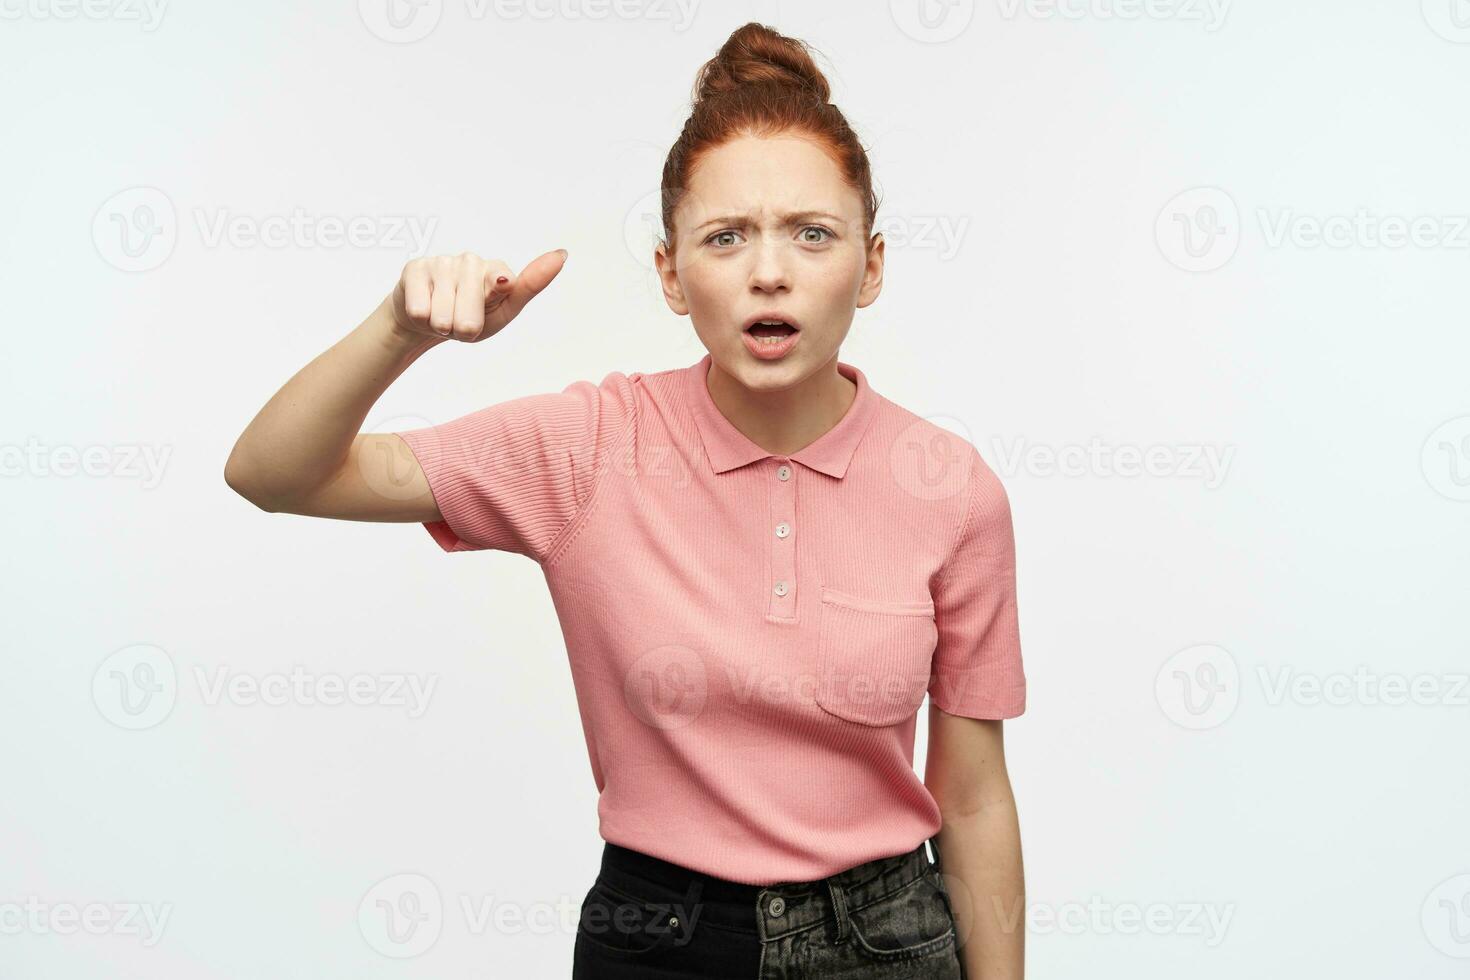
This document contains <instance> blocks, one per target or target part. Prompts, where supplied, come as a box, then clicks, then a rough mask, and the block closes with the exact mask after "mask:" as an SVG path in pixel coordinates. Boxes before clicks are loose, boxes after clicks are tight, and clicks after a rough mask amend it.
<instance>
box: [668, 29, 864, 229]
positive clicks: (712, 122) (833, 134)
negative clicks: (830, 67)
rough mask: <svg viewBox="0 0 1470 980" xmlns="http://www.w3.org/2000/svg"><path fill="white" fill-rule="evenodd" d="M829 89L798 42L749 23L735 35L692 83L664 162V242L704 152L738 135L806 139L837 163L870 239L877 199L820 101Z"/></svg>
mask: <svg viewBox="0 0 1470 980" xmlns="http://www.w3.org/2000/svg"><path fill="white" fill-rule="evenodd" d="M831 95H832V90H831V88H830V86H828V84H827V78H826V76H825V75H823V74H822V72H821V70H820V69H819V68H817V65H816V62H815V61H813V60H812V56H811V49H810V48H809V47H808V45H807V44H806V43H805V42H804V41H800V40H798V39H796V38H791V37H786V36H785V35H783V34H780V33H778V32H777V31H775V30H773V29H772V28H770V27H767V26H766V25H764V24H758V23H755V22H754V21H752V22H751V23H748V24H745V25H744V26H742V27H739V28H736V30H735V32H734V33H733V34H731V35H730V37H729V38H728V39H727V40H726V41H725V43H724V44H723V45H722V46H721V47H720V50H719V51H718V52H717V53H716V54H715V56H714V57H713V58H711V59H710V60H709V61H707V62H705V63H704V65H703V66H702V67H701V68H700V69H699V74H697V75H696V76H695V78H694V101H693V108H692V109H691V111H690V114H689V119H688V120H687V121H686V122H685V123H684V130H683V132H681V133H680V134H679V138H678V139H677V140H676V141H675V142H674V145H673V147H672V148H671V149H670V150H669V155H668V158H667V159H666V160H665V161H664V173H663V184H662V218H663V225H664V241H665V242H666V243H667V246H668V249H669V251H670V253H671V254H672V252H673V248H674V209H675V208H677V207H678V205H679V201H680V200H681V199H682V197H683V195H684V193H685V191H686V190H687V188H688V187H689V178H690V176H691V174H692V173H693V171H694V169H695V167H696V166H698V164H699V161H700V159H701V158H702V157H703V156H704V154H706V153H708V152H709V151H710V150H712V149H714V148H716V147H718V146H721V145H722V144H724V143H727V142H729V141H730V140H732V139H735V138H737V137H740V136H744V135H752V136H761V137H767V136H775V135H778V134H781V133H787V132H793V133H800V134H803V135H806V136H809V137H810V138H812V139H813V140H815V141H816V142H817V143H818V145H820V146H821V147H822V149H823V150H824V151H826V153H827V155H828V156H829V157H831V158H832V162H833V163H835V164H836V165H837V169H838V170H839V171H840V172H841V174H842V179H843V180H844V181H845V182H846V183H847V184H848V186H850V187H851V188H852V189H853V190H855V191H857V193H858V197H859V198H861V200H862V206H863V237H864V238H871V237H872V232H873V221H874V218H875V217H876V215H877V212H878V199H877V197H876V196H875V195H874V194H873V172H872V167H871V166H870V165H869V163H868V153H867V150H866V149H864V147H863V145H862V143H861V142H860V141H859V140H858V138H857V134H855V133H854V132H853V131H852V128H851V127H850V126H849V125H848V124H847V119H846V118H845V117H844V116H843V115H842V112H841V111H840V110H839V109H838V108H837V107H836V106H835V105H833V104H832V103H831V102H829V101H827V100H828V99H829V98H830V97H831Z"/></svg>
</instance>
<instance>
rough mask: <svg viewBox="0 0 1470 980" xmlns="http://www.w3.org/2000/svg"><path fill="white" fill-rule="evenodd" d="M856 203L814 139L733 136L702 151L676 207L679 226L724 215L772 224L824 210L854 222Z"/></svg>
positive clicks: (790, 136)
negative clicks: (801, 213)
mask: <svg viewBox="0 0 1470 980" xmlns="http://www.w3.org/2000/svg"><path fill="white" fill-rule="evenodd" d="M860 208H861V202H860V201H859V199H858V195H857V192H856V191H854V190H853V189H852V188H851V187H849V186H848V185H847V183H846V181H844V180H843V179H842V173H841V171H840V170H838V168H837V164H836V162H834V161H833V159H832V158H831V157H830V156H828V155H827V152H826V151H825V150H823V149H822V147H821V145H820V144H818V143H817V142H816V141H815V140H813V139H810V138H806V137H801V136H792V135H790V134H785V135H781V136H769V137H761V136H739V137H736V138H735V139H733V140H731V141H730V142H728V143H724V144H721V145H720V146H717V147H715V148H713V149H711V150H709V151H707V152H706V153H705V154H704V155H703V156H702V157H701V158H700V160H699V163H698V165H697V166H696V167H695V168H694V172H693V174H692V175H691V177H690V179H689V189H688V193H687V194H686V195H685V196H684V198H683V200H682V201H681V202H680V205H679V221H680V223H681V224H684V225H687V226H691V227H695V226H698V225H699V224H700V222H702V221H705V220H708V219H710V218H714V217H716V216H724V215H733V214H741V215H750V216H751V218H752V220H756V221H766V220H775V219H776V218H777V217H778V216H779V215H781V214H789V213H792V212H797V211H829V212H831V213H833V214H836V215H840V216H842V217H846V218H849V219H850V220H854V221H855V220H857V219H858V218H859V217H860V214H859V212H860Z"/></svg>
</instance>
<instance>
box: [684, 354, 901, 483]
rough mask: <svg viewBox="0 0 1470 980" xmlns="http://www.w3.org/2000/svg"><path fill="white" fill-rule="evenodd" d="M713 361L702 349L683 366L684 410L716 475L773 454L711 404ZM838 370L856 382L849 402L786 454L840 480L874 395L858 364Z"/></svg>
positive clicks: (869, 414) (873, 403)
mask: <svg viewBox="0 0 1470 980" xmlns="http://www.w3.org/2000/svg"><path fill="white" fill-rule="evenodd" d="M713 361H714V358H713V357H712V356H711V355H710V354H709V353H706V354H705V355H704V357H702V358H700V360H699V363H697V364H693V365H691V366H689V367H688V368H685V369H684V376H685V385H686V395H687V399H688V404H689V408H690V411H691V413H692V414H693V416H694V424H695V427H696V428H698V429H699V438H700V439H701V440H702V441H703V443H704V451H705V455H706V456H707V457H708V458H709V464H710V466H711V467H712V468H713V469H714V471H715V472H716V473H724V472H725V471H726V470H733V469H735V468H736V467H739V466H744V465H746V464H747V463H753V462H755V461H756V460H758V459H765V458H767V457H768V456H775V455H778V454H777V453H770V452H766V450H764V449H762V448H761V447H760V446H757V445H756V444H755V443H754V442H752V441H751V440H750V439H749V437H747V436H746V435H745V433H743V432H741V431H740V430H739V429H737V428H735V426H734V425H733V424H731V422H730V420H729V419H727V418H725V416H724V415H723V414H721V412H720V410H719V408H718V407H716V405H715V401H714V399H713V398H712V397H711V396H710V393H709V382H708V378H709V372H710V365H711V364H712V363H713ZM837 370H838V372H839V373H840V374H842V375H844V376H845V377H847V378H848V379H849V380H851V381H852V382H853V383H854V384H856V385H857V395H856V396H854V398H853V400H852V404H851V405H849V406H848V407H847V412H846V414H844V415H843V416H842V418H841V419H839V420H838V422H837V424H836V425H834V426H833V427H832V428H830V429H828V430H827V431H826V432H824V433H823V434H822V435H820V436H818V437H817V439H816V440H815V441H813V442H812V443H811V444H809V445H807V446H806V447H804V448H802V449H798V450H797V451H796V452H794V453H790V454H788V455H789V458H790V459H794V460H795V461H796V462H798V463H800V464H802V465H803V466H808V467H810V468H812V469H814V470H818V471H819V472H822V473H825V474H827V475H828V476H834V477H837V478H839V479H840V478H841V477H842V475H843V474H844V473H846V472H847V464H848V462H849V461H851V459H852V454H853V452H854V451H855V450H856V449H857V444H858V443H859V442H860V441H861V440H862V438H863V433H864V432H865V431H866V430H867V428H868V422H869V421H871V420H872V417H873V409H875V408H876V407H877V399H878V396H877V395H876V394H875V393H874V392H873V389H872V388H870V387H868V379H867V378H866V377H864V376H863V372H862V371H860V370H859V369H858V368H856V367H854V366H853V365H851V364H846V363H843V362H842V361H838V362H837Z"/></svg>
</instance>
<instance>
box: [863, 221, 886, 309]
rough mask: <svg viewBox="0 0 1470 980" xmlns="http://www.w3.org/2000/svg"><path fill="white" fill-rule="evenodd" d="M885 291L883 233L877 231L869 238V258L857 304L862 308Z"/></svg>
mask: <svg viewBox="0 0 1470 980" xmlns="http://www.w3.org/2000/svg"><path fill="white" fill-rule="evenodd" d="M882 291H883V233H882V232H881V231H880V232H875V233H874V234H873V237H872V238H871V239H869V240H868V260H867V265H866V266H865V268H864V270H863V282H862V285H861V286H859V287H858V298H857V306H858V308H859V309H861V308H862V307H864V306H868V305H869V304H871V303H872V302H873V300H875V299H877V298H878V294H879V293H881V292H882Z"/></svg>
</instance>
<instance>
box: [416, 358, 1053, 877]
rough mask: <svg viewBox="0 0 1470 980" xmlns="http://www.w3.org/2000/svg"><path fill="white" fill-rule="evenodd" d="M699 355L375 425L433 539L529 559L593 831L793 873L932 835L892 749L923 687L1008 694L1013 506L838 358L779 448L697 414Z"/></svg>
mask: <svg viewBox="0 0 1470 980" xmlns="http://www.w3.org/2000/svg"><path fill="white" fill-rule="evenodd" d="M710 365H711V359H710V356H709V355H708V354H706V355H705V356H704V357H703V358H701V359H700V361H699V362H698V363H697V364H694V365H691V366H689V367H685V368H674V369H670V370H666V371H658V372H654V373H651V374H645V373H643V372H635V373H633V374H626V375H625V374H623V373H621V372H617V371H614V372H611V373H609V374H608V375H606V376H605V377H604V378H603V379H602V380H601V381H600V382H596V383H594V382H591V381H577V382H574V383H572V384H569V385H568V386H567V387H566V388H564V389H562V390H561V391H560V392H547V393H545V394H535V395H529V396H525V397H521V398H514V399H511V400H509V401H505V402H501V403H499V404H495V405H490V406H488V407H486V408H482V409H480V410H478V411H475V412H471V413H470V414H468V415H464V416H461V417H460V418H457V419H454V420H453V421H450V422H446V423H444V424H442V425H436V426H430V427H427V428H420V429H412V430H409V431H405V432H399V433H398V435H399V436H401V437H402V438H403V439H404V440H405V441H406V442H407V443H408V445H409V447H410V448H411V449H412V451H413V453H414V455H415V456H416V457H417V459H418V461H419V463H420V465H421V466H422V467H423V470H424V473H425V474H426V475H427V478H428V482H429V486H430V488H431V490H432V492H433V495H434V499H435V500H436V501H437V502H438V505H439V510H440V513H441V514H443V517H444V519H443V520H442V521H436V522H432V523H429V524H426V525H425V527H427V528H428V530H429V533H430V534H432V535H433V536H434V540H435V541H437V542H438V543H439V545H440V546H441V547H442V548H444V550H446V551H472V550H478V549H482V548H495V549H499V550H503V551H513V552H518V553H520V554H523V555H526V556H527V557H529V558H531V559H533V560H535V561H536V562H537V564H538V565H540V567H541V570H542V573H543V575H544V576H545V579H546V584H547V586H548V587H549V589H550V590H551V597H552V602H553V604H554V606H555V608H556V612H557V616H558V618H559V620H560V622H561V628H562V633H563V635H564V637H565V639H566V647H567V655H568V657H569V658H570V662H571V673H572V681H573V684H574V686H575V690H576V695H577V704H578V711H579V713H580V714H581V719H582V730H583V733H584V735H585V737H586V742H587V753H588V758H589V760H590V761H591V764H592V777H593V779H594V780H595V781H596V784H597V789H598V791H599V794H600V795H599V797H598V802H597V813H598V825H599V832H600V833H601V835H602V837H603V839H604V840H607V841H611V842H613V843H616V844H621V845H623V846H625V847H631V848H634V849H636V850H639V851H643V852H644V853H646V854H652V855H654V856H655V857H660V858H663V859H665V860H668V861H673V862H676V863H678V864H682V865H684V866H686V867H689V868H693V869H695V870H698V871H702V872H705V873H707V874H713V875H717V876H719V877H722V878H728V879H732V880H734V881H738V882H744V883H747V884H756V885H768V884H772V883H775V882H778V881H811V880H815V879H817V878H822V877H825V876H827V875H830V874H832V873H834V872H837V871H841V870H843V869H846V868H849V867H851V866H853V865H855V864H859V863H861V862H863V861H868V860H871V859H873V858H877V857H886V856H889V855H893V854H900V853H903V852H905V851H908V850H912V849H913V848H914V847H916V846H918V844H919V843H920V842H921V841H923V840H924V839H925V838H927V837H929V836H931V835H933V834H934V833H936V832H937V831H938V830H939V827H940V814H939V808H938V806H937V805H936V803H935V801H934V799H933V797H932V796H931V795H930V794H929V792H928V791H927V789H926V788H925V786H924V783H923V781H922V779H920V778H919V776H918V775H917V773H916V772H915V771H914V766H913V750H914V725H915V721H916V718H917V713H918V709H919V707H920V705H921V704H922V703H923V700H924V696H925V694H926V693H927V694H928V695H929V698H930V700H931V701H932V702H933V703H934V704H936V705H938V706H939V707H940V708H942V709H944V710H945V711H946V712H948V713H950V714H953V715H965V716H968V717H972V718H1012V717H1015V716H1016V715H1019V714H1020V713H1021V712H1022V711H1023V710H1024V709H1025V703H1026V681H1025V675H1024V673H1023V671H1022V665H1021V649H1020V638H1019V633H1018V628H1017V618H1016V587H1015V547H1014V542H1013V538H1012V530H1011V513H1010V506H1009V502H1008V501H1007V498H1006V493H1005V490H1004V489H1003V487H1002V486H1001V483H1000V481H999V480H998V479H997V478H996V476H995V474H994V472H992V470H991V469H990V468H989V467H988V466H987V465H986V464H985V462H984V461H983V460H982V459H981V457H980V455H979V453H978V452H976V450H975V448H974V447H973V446H972V445H971V444H970V443H969V442H967V441H966V440H964V439H961V438H960V437H958V436H956V435H954V434H952V433H950V432H949V431H947V430H945V429H943V428H940V427H939V426H937V425H935V424H933V423H931V422H929V421H927V420H925V419H923V418H920V417H919V416H917V415H915V414H913V413H911V412H909V411H908V410H906V409H903V408H900V407H899V406H898V405H896V404H894V403H893V402H891V401H889V400H888V399H886V398H884V397H883V396H882V395H879V394H878V393H877V392H875V391H873V389H872V388H870V387H869V386H868V382H867V378H866V377H865V376H864V375H863V372H862V371H860V370H858V369H857V368H856V367H853V366H852V365H850V364H845V363H842V362H841V361H839V362H838V369H839V370H840V371H841V372H842V373H843V374H844V375H846V376H847V377H849V378H851V379H852V380H853V381H854V382H855V383H856V384H857V395H856V398H855V399H854V401H853V403H852V405H851V406H850V407H849V408H848V411H847V413H846V414H845V415H844V416H843V417H842V419H841V420H840V421H839V422H838V424H837V425H836V426H834V427H833V428H832V429H830V430H829V431H828V432H826V433H825V434H824V435H822V436H821V437H820V438H818V439H817V440H816V441H814V442H812V443H811V444H810V445H808V446H807V447H805V448H804V449H801V450H798V451H797V452H794V453H791V454H789V455H784V456H783V455H778V454H775V453H768V452H766V451H765V450H764V449H761V448H760V447H759V446H757V445H755V444H754V443H753V442H751V441H750V440H749V439H748V438H746V437H745V436H744V435H743V434H741V432H740V431H739V430H738V429H736V428H735V427H734V426H733V425H732V424H730V422H729V421H728V420H727V419H726V418H725V417H724V416H723V415H721V414H720V411H719V409H717V408H716V407H715V404H714V401H713V399H712V398H711V397H710V394H709V389H708V388H707V387H706V378H707V375H708V372H709V369H710Z"/></svg>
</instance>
